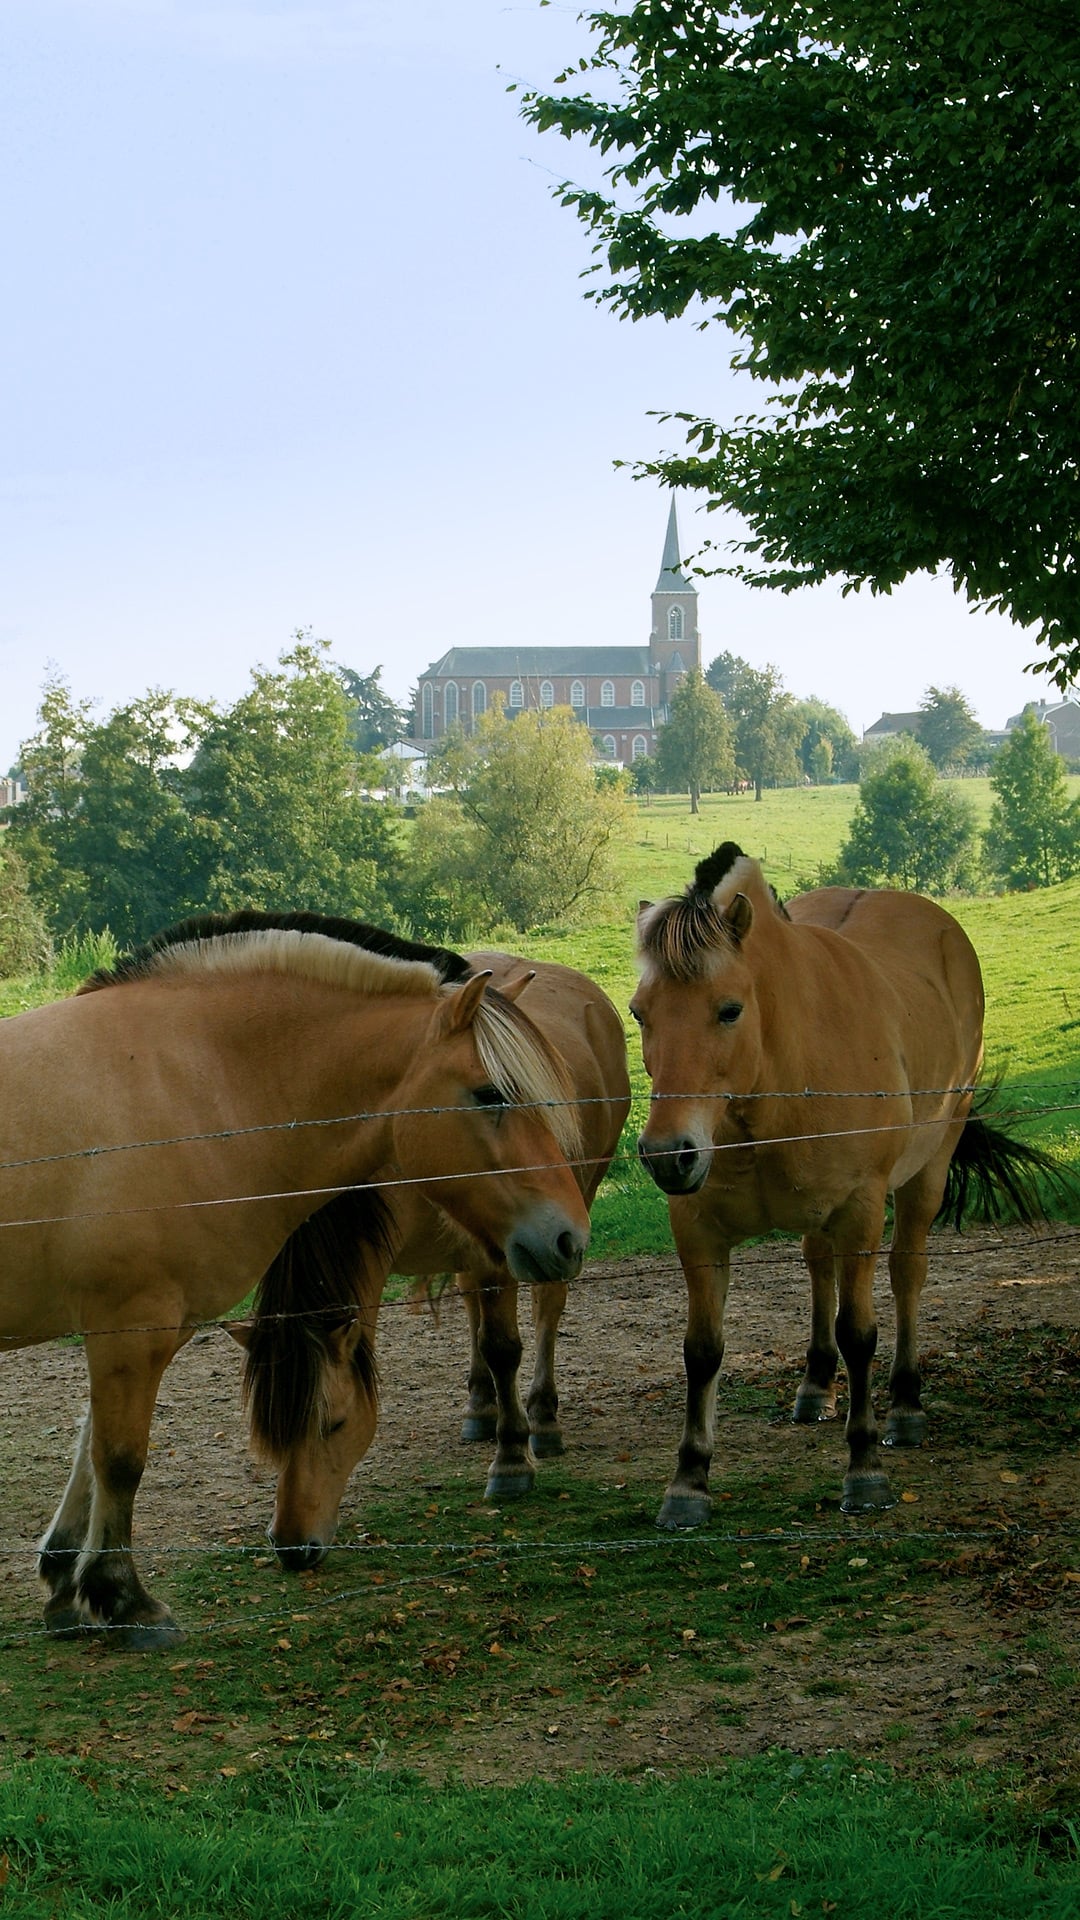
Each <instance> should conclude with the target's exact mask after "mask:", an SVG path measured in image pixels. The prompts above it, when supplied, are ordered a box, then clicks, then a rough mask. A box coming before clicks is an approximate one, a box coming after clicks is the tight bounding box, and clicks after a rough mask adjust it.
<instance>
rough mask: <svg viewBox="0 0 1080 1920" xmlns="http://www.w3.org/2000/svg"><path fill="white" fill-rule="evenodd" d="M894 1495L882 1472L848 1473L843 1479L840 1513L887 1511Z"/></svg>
mask: <svg viewBox="0 0 1080 1920" xmlns="http://www.w3.org/2000/svg"><path fill="white" fill-rule="evenodd" d="M895 1505H896V1495H895V1494H894V1492H893V1490H892V1488H891V1487H890V1485H889V1481H888V1477H887V1475H885V1474H884V1473H849V1474H848V1475H847V1477H846V1478H845V1480H844V1497H843V1499H842V1500H841V1502H840V1511H841V1513H887V1512H888V1510H889V1508H890V1507H895Z"/></svg>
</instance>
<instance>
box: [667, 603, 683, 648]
mask: <svg viewBox="0 0 1080 1920" xmlns="http://www.w3.org/2000/svg"><path fill="white" fill-rule="evenodd" d="M667 637H668V639H669V640H681V639H682V637H683V614H682V608H681V607H669V608H668V617H667Z"/></svg>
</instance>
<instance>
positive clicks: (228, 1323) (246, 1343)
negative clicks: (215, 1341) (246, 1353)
mask: <svg viewBox="0 0 1080 1920" xmlns="http://www.w3.org/2000/svg"><path fill="white" fill-rule="evenodd" d="M219 1325H221V1326H222V1327H224V1329H225V1332H226V1333H227V1334H228V1335H229V1336H230V1338H231V1339H233V1340H235V1341H236V1344H237V1346H238V1347H244V1348H247V1347H250V1345H251V1336H252V1334H253V1333H254V1331H255V1322H254V1320H222V1321H220V1322H219Z"/></svg>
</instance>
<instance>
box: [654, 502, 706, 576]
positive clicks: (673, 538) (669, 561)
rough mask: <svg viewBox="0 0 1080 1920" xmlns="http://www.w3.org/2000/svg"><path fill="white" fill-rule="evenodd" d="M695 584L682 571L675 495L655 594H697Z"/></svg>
mask: <svg viewBox="0 0 1080 1920" xmlns="http://www.w3.org/2000/svg"><path fill="white" fill-rule="evenodd" d="M696 591H697V589H696V587H695V586H694V584H693V582H692V581H690V580H688V579H687V578H686V575H685V574H684V572H683V570H682V565H681V561H680V555H679V522H678V520H677V519H676V517H675V495H674V494H672V496H671V512H670V513H669V514H668V523H667V538H666V539H665V541H664V557H663V559H662V560H661V562H660V578H659V579H658V580H657V582H656V585H655V587H654V588H653V592H654V593H696Z"/></svg>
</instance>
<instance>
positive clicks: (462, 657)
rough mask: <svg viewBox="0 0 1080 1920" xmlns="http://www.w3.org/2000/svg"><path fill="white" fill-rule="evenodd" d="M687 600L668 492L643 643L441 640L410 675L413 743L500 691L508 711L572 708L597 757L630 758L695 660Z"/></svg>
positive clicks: (693, 599) (649, 743) (461, 720)
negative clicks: (437, 653) (415, 677)
mask: <svg viewBox="0 0 1080 1920" xmlns="http://www.w3.org/2000/svg"><path fill="white" fill-rule="evenodd" d="M697 601H698V596H697V589H696V588H695V587H694V586H692V585H691V583H690V581H689V580H688V579H687V578H686V576H685V575H684V573H683V571H682V566H681V562H680V557H679V527H678V521H677V518H676V514H675V502H674V500H672V503H671V512H670V514H669V515H668V525H667V538H666V540H665V542H664V555H663V559H662V561H661V563H660V576H659V578H658V580H657V582H656V586H655V588H654V590H653V595H652V631H651V632H650V635H649V641H648V645H647V646H638V647H633V646H630V647H592V646H559V647H515V646H500V647H451V649H450V651H449V653H444V654H443V656H442V659H441V660H435V661H433V662H432V664H431V666H430V667H428V669H427V671H426V672H425V673H423V674H421V676H420V685H419V688H418V690H417V706H416V714H415V716H414V728H415V731H414V734H413V739H414V740H415V742H416V744H417V745H418V746H421V747H423V746H424V745H425V744H426V743H428V742H430V741H433V740H438V739H440V738H441V737H442V735H443V734H444V733H445V732H446V731H447V729H448V728H449V727H452V726H455V725H457V726H462V727H464V729H465V731H466V732H467V733H470V732H471V731H472V729H473V727H474V726H475V724H476V721H477V719H478V718H479V716H480V714H482V713H486V712H487V710H488V708H489V707H491V706H492V704H493V702H494V700H495V698H496V695H501V696H502V698H503V700H504V701H505V703H506V710H507V712H508V713H510V714H513V713H515V712H519V711H521V710H522V709H524V708H526V707H572V708H573V710H574V712H575V713H576V714H577V715H578V717H579V719H581V720H582V721H583V722H584V724H585V725H586V726H587V727H588V728H589V731H590V733H591V734H592V735H593V737H594V739H595V741H596V744H597V754H598V757H603V758H606V759H609V760H611V761H612V762H613V763H615V764H617V765H622V766H630V765H632V763H633V762H634V761H635V760H639V759H640V758H641V757H642V755H643V754H651V753H655V751H656V736H657V730H658V728H660V727H661V726H663V724H664V722H665V720H666V719H667V711H668V702H669V700H670V699H671V695H672V693H673V691H674V689H675V688H676V687H677V685H678V683H679V681H680V680H681V679H682V677H683V675H684V674H685V673H686V672H687V671H688V670H689V668H691V667H700V665H701V638H700V635H699V633H698V624H697Z"/></svg>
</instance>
